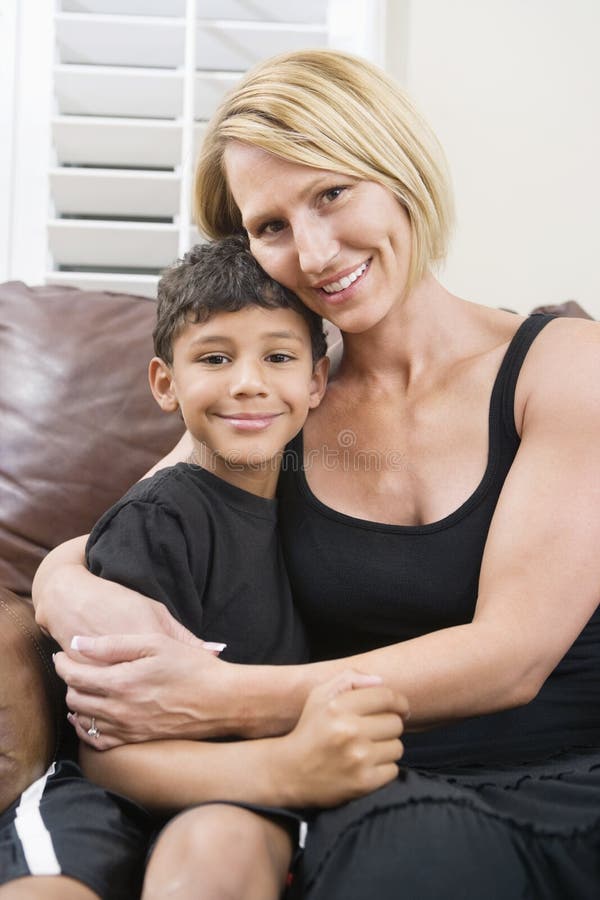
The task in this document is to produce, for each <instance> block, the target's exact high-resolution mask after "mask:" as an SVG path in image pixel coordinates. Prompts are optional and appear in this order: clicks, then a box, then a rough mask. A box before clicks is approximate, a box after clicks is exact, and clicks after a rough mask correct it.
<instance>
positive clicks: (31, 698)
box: [0, 587, 66, 813]
mask: <svg viewBox="0 0 600 900" xmlns="http://www.w3.org/2000/svg"><path fill="white" fill-rule="evenodd" d="M51 649H52V645H51V642H50V641H49V640H48V639H47V638H46V637H45V636H44V635H43V633H42V632H41V630H40V628H39V627H38V626H37V625H36V622H35V617H34V613H33V607H32V605H31V603H30V602H29V601H28V600H25V599H23V598H22V597H18V596H17V595H16V594H13V593H12V592H11V591H8V590H6V589H5V588H2V587H0V813H1V812H2V811H3V810H5V809H6V808H7V807H8V806H10V804H11V803H13V802H14V800H16V798H17V797H18V796H19V794H20V793H21V792H22V791H23V790H24V789H25V788H26V787H27V786H28V785H29V784H31V782H32V781H34V780H35V779H36V778H38V777H39V776H40V775H42V774H43V773H44V771H45V770H46V769H47V768H48V765H49V764H50V762H51V760H52V759H53V758H54V757H55V755H56V751H57V748H58V743H59V740H60V738H61V732H62V728H63V720H64V715H63V712H66V710H65V708H64V691H63V689H62V688H61V683H60V681H59V679H58V678H57V676H56V675H55V673H54V666H53V664H52V658H51Z"/></svg>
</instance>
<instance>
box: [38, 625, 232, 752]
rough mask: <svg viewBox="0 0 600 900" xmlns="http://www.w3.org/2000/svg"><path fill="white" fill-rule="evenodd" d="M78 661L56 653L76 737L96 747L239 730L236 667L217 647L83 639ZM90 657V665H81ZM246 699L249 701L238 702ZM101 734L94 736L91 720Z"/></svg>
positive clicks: (147, 639)
mask: <svg viewBox="0 0 600 900" xmlns="http://www.w3.org/2000/svg"><path fill="white" fill-rule="evenodd" d="M74 649H75V650H77V651H78V653H79V654H80V658H79V659H73V658H72V657H70V656H69V655H67V654H66V653H64V652H63V653H57V654H56V655H55V657H54V662H55V665H56V671H57V673H58V674H59V675H60V677H61V678H62V679H63V680H64V681H65V682H66V683H67V686H68V690H67V696H66V701H67V706H68V708H69V709H70V710H71V712H72V713H75V714H76V720H72V724H74V725H77V728H76V730H77V733H78V736H79V737H80V738H81V739H82V740H83V741H85V742H86V743H88V744H90V746H92V747H94V749H96V750H108V749H110V748H112V747H117V746H119V745H120V744H126V743H135V742H139V741H149V740H156V739H159V738H191V739H199V738H205V737H214V736H215V735H220V736H223V735H229V734H236V733H237V732H238V730H239V719H238V717H237V713H236V705H237V704H236V699H237V698H239V697H240V692H239V690H238V689H237V686H236V684H235V683H232V678H231V673H232V672H233V671H234V670H235V669H236V668H237V667H234V666H231V665H230V664H228V663H224V662H221V661H219V660H218V659H216V658H215V653H218V652H219V649H218V648H215V645H213V644H205V643H204V642H203V641H201V640H199V639H198V638H195V637H193V636H190V638H189V639H188V640H181V639H179V640H177V639H174V638H171V637H167V636H166V635H164V634H150V635H148V634H143V635H139V634H133V635H107V636H104V637H98V638H91V637H78V638H76V639H75V640H74ZM81 659H85V662H81V661H80V660H81ZM240 702H243V701H240ZM92 717H94V725H95V727H96V729H97V732H98V734H97V735H94V734H92V735H91V736H90V735H88V729H90V728H91V724H92V723H91V719H92Z"/></svg>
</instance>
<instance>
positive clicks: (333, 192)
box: [323, 185, 346, 201]
mask: <svg viewBox="0 0 600 900" xmlns="http://www.w3.org/2000/svg"><path fill="white" fill-rule="evenodd" d="M345 190H346V188H345V187H343V186H342V185H336V187H332V188H329V190H328V191H325V193H324V194H323V199H324V200H328V201H331V200H337V198H338V197H339V196H340V194H343V192H344V191H345Z"/></svg>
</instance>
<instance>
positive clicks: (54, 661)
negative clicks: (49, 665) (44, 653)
mask: <svg viewBox="0 0 600 900" xmlns="http://www.w3.org/2000/svg"><path fill="white" fill-rule="evenodd" d="M52 662H53V663H54V664H55V665H56V653H53V654H52Z"/></svg>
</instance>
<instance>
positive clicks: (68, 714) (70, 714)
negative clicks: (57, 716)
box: [67, 712, 75, 722]
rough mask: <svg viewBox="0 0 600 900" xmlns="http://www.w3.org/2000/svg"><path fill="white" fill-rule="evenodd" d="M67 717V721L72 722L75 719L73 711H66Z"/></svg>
mask: <svg viewBox="0 0 600 900" xmlns="http://www.w3.org/2000/svg"><path fill="white" fill-rule="evenodd" d="M67 719H68V720H69V722H74V721H75V715H74V713H72V712H68V713H67Z"/></svg>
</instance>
